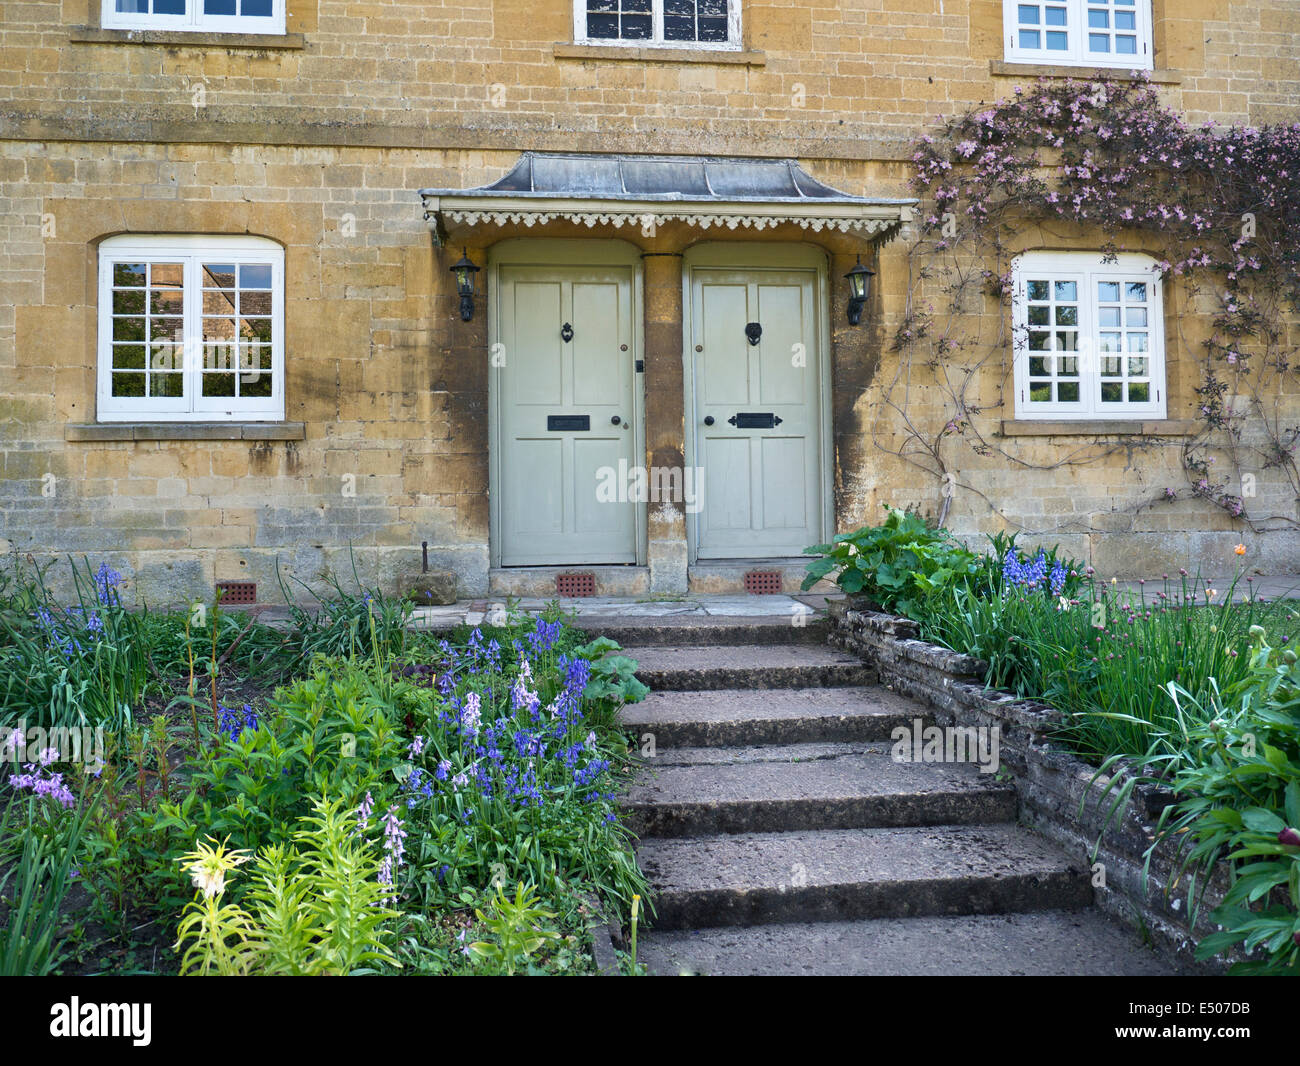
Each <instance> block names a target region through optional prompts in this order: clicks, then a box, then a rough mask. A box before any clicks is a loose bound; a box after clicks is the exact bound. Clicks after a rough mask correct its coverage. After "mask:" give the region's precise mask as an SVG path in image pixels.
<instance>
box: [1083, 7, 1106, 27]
mask: <svg viewBox="0 0 1300 1066" xmlns="http://www.w3.org/2000/svg"><path fill="white" fill-rule="evenodd" d="M1088 25H1089V26H1091V27H1092V28H1093V29H1095V30H1108V29H1110V12H1109V11H1098V10H1096V9H1095V8H1093V9H1092V10H1090V11H1089V12H1088Z"/></svg>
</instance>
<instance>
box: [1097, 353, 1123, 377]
mask: <svg viewBox="0 0 1300 1066" xmlns="http://www.w3.org/2000/svg"><path fill="white" fill-rule="evenodd" d="M1122 365H1123V361H1122V360H1121V359H1120V358H1119V356H1117V355H1107V356H1103V357H1102V360H1101V374H1102V377H1118V376H1119V375H1120V374H1121V373H1122V371H1121V370H1120V367H1121V366H1122Z"/></svg>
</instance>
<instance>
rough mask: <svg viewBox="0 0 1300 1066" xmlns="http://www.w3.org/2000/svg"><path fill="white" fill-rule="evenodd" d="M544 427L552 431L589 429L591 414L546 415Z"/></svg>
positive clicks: (563, 431) (562, 431)
mask: <svg viewBox="0 0 1300 1066" xmlns="http://www.w3.org/2000/svg"><path fill="white" fill-rule="evenodd" d="M546 428H547V430H548V431H550V432H552V433H556V432H559V433H565V432H572V431H574V430H579V429H591V415H547V416H546Z"/></svg>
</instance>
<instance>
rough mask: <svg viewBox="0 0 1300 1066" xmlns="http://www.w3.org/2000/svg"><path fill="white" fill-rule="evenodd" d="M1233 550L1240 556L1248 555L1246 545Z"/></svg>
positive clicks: (1240, 545)
mask: <svg viewBox="0 0 1300 1066" xmlns="http://www.w3.org/2000/svg"><path fill="white" fill-rule="evenodd" d="M1232 550H1233V551H1235V552H1236V553H1237V554H1238V555H1245V554H1246V545H1244V544H1238V545H1237V546H1236V547H1235V548H1233V549H1232Z"/></svg>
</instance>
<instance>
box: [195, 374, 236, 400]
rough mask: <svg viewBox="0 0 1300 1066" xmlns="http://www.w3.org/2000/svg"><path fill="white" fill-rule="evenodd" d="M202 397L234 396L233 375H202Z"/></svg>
mask: <svg viewBox="0 0 1300 1066" xmlns="http://www.w3.org/2000/svg"><path fill="white" fill-rule="evenodd" d="M203 395H204V396H234V395H235V375H234V374H204V375H203Z"/></svg>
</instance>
